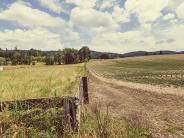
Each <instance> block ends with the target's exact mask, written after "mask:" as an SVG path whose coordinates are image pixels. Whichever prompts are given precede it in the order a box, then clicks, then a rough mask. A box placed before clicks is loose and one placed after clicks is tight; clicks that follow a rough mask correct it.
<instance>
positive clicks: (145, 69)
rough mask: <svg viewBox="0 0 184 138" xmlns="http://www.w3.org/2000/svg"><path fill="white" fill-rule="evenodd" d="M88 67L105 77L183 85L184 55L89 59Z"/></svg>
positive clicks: (174, 85)
mask: <svg viewBox="0 0 184 138" xmlns="http://www.w3.org/2000/svg"><path fill="white" fill-rule="evenodd" d="M89 67H90V68H91V69H92V70H93V71H95V72H96V73H97V74H100V75H102V76H104V77H107V78H113V79H117V80H123V81H131V82H138V83H144V84H152V85H161V86H173V87H184V55H183V54H181V55H159V56H146V57H145V56H144V57H131V58H123V59H113V60H101V61H99V60H96V61H91V62H90V64H89Z"/></svg>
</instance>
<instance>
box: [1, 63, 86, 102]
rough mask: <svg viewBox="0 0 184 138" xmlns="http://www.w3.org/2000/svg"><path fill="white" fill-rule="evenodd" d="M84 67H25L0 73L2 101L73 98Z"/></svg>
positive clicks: (78, 65)
mask: <svg viewBox="0 0 184 138" xmlns="http://www.w3.org/2000/svg"><path fill="white" fill-rule="evenodd" d="M83 73H84V65H83V64H76V65H61V66H31V67H29V66H23V67H21V68H17V69H16V68H10V69H8V70H5V71H3V72H0V100H17V99H29V98H37V97H53V96H66V95H67V96H72V95H74V94H75V92H76V88H77V84H78V83H77V82H78V80H79V77H80V76H81V75H82V74H83Z"/></svg>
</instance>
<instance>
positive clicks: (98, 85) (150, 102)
mask: <svg viewBox="0 0 184 138" xmlns="http://www.w3.org/2000/svg"><path fill="white" fill-rule="evenodd" d="M167 89H168V88H167ZM171 89H172V88H171ZM173 90H174V89H173ZM89 95H90V99H91V103H92V104H93V103H95V102H100V103H102V105H103V106H104V107H106V106H107V105H108V106H109V107H110V113H111V114H112V115H113V116H118V117H122V118H126V119H129V120H133V121H134V122H135V123H136V121H137V122H138V123H139V125H143V126H146V127H149V128H151V131H152V135H153V137H158V138H184V94H183V93H179V92H178V93H175V92H171V91H169V92H168V93H167V92H166V91H164V92H161V93H159V92H158V89H156V90H155V91H154V88H153V87H152V88H151V90H149V89H142V87H136V86H133V83H131V85H127V86H126V84H124V85H123V82H122V83H120V82H117V81H115V80H108V79H105V78H102V77H99V76H97V75H95V74H94V73H89ZM104 109H105V108H104ZM135 116H137V117H138V118H136V117H135Z"/></svg>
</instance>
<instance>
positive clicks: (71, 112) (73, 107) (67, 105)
mask: <svg viewBox="0 0 184 138" xmlns="http://www.w3.org/2000/svg"><path fill="white" fill-rule="evenodd" d="M76 102H77V101H76V99H71V100H68V99H65V100H64V103H63V105H64V114H65V118H66V120H67V123H68V125H69V126H70V127H71V128H72V130H74V131H78V121H77V104H76Z"/></svg>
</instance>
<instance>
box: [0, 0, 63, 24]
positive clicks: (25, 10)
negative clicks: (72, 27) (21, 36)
mask: <svg viewBox="0 0 184 138" xmlns="http://www.w3.org/2000/svg"><path fill="white" fill-rule="evenodd" d="M0 19H3V20H8V21H15V22H18V23H20V24H21V25H23V26H29V27H35V26H51V27H55V26H65V25H66V24H65V21H64V20H62V19H61V18H56V17H55V18H54V17H52V16H50V15H49V14H48V13H45V12H42V11H40V10H38V9H33V8H31V7H30V6H28V5H27V4H26V5H25V4H24V3H22V2H15V3H13V4H12V5H10V7H9V8H8V9H6V10H4V11H2V12H0Z"/></svg>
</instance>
